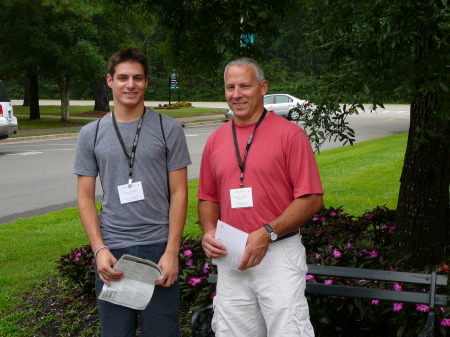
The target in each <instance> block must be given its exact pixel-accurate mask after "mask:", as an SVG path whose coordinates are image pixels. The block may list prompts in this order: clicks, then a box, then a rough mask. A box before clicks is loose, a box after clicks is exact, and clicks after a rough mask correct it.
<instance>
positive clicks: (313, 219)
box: [311, 216, 319, 221]
mask: <svg viewBox="0 0 450 337" xmlns="http://www.w3.org/2000/svg"><path fill="white" fill-rule="evenodd" d="M311 220H312V221H317V220H319V217H318V216H315V217H314V218H312V219H311Z"/></svg>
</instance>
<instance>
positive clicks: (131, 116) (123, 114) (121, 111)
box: [114, 104, 145, 123]
mask: <svg viewBox="0 0 450 337" xmlns="http://www.w3.org/2000/svg"><path fill="white" fill-rule="evenodd" d="M144 109H145V107H144V104H142V105H140V106H136V107H133V108H127V107H124V106H118V107H117V108H116V106H114V117H115V118H116V120H117V121H118V122H124V123H127V122H134V121H137V120H138V119H139V118H141V116H142V113H143V112H144Z"/></svg>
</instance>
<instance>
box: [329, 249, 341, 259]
mask: <svg viewBox="0 0 450 337" xmlns="http://www.w3.org/2000/svg"><path fill="white" fill-rule="evenodd" d="M331 255H333V257H334V258H335V259H338V258H340V257H341V256H342V253H341V252H340V251H339V250H337V249H335V250H334V251H333V253H332V254H331Z"/></svg>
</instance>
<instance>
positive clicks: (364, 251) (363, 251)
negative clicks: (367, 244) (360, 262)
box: [358, 249, 368, 256]
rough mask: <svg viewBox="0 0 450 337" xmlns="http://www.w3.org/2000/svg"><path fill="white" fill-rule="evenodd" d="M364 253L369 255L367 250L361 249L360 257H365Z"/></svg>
mask: <svg viewBox="0 0 450 337" xmlns="http://www.w3.org/2000/svg"><path fill="white" fill-rule="evenodd" d="M363 253H368V251H367V249H361V250H360V251H359V252H358V255H359V256H361V255H363Z"/></svg>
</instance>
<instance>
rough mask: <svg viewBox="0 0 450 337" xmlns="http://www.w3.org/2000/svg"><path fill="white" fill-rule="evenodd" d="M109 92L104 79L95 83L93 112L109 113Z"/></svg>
mask: <svg viewBox="0 0 450 337" xmlns="http://www.w3.org/2000/svg"><path fill="white" fill-rule="evenodd" d="M109 90H110V89H109V87H108V83H107V82H106V78H104V79H103V80H101V81H98V82H97V90H96V93H95V106H94V111H109Z"/></svg>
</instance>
